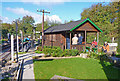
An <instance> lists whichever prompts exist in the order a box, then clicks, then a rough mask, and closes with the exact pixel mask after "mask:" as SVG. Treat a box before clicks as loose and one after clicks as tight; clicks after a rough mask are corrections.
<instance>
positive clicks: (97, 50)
mask: <svg viewBox="0 0 120 81" xmlns="http://www.w3.org/2000/svg"><path fill="white" fill-rule="evenodd" d="M98 44H99V32H97V53H98Z"/></svg>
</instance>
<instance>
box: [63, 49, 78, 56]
mask: <svg viewBox="0 0 120 81" xmlns="http://www.w3.org/2000/svg"><path fill="white" fill-rule="evenodd" d="M78 54H79V51H78V50H77V49H65V50H64V51H63V54H61V56H76V55H78Z"/></svg>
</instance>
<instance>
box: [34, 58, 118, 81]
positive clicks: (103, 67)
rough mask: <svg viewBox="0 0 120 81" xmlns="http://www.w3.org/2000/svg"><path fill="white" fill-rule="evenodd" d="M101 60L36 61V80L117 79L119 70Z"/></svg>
mask: <svg viewBox="0 0 120 81" xmlns="http://www.w3.org/2000/svg"><path fill="white" fill-rule="evenodd" d="M101 63H102V62H100V61H99V60H95V59H84V58H69V59H59V60H50V61H35V60H34V74H35V79H50V78H52V77H53V76H54V75H60V76H65V77H69V78H74V79H116V78H118V73H120V70H119V72H118V69H116V68H113V67H112V66H110V65H108V64H103V63H102V64H101Z"/></svg>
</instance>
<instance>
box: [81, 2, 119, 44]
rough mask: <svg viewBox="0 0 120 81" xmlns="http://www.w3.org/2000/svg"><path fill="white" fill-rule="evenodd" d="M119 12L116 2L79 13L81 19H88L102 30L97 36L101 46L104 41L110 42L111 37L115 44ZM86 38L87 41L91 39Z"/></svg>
mask: <svg viewBox="0 0 120 81" xmlns="http://www.w3.org/2000/svg"><path fill="white" fill-rule="evenodd" d="M119 12H120V10H119V5H118V2H111V3H109V4H104V3H98V4H96V5H92V6H91V7H90V8H87V9H84V11H83V12H82V13H81V19H85V18H90V20H92V21H93V22H94V23H95V24H96V25H97V26H98V27H99V28H100V29H102V30H103V33H100V36H99V37H100V38H99V40H100V41H99V42H100V44H103V43H104V41H107V42H111V39H112V37H115V42H117V41H118V19H119V17H118V13H119ZM88 37H89V38H87V39H92V37H91V36H90V35H89V36H88Z"/></svg>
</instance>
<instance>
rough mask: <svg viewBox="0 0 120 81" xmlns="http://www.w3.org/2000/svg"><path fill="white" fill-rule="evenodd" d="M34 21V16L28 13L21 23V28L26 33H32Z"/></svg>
mask: <svg viewBox="0 0 120 81" xmlns="http://www.w3.org/2000/svg"><path fill="white" fill-rule="evenodd" d="M33 23H35V21H34V19H33V17H31V16H28V15H26V16H24V17H23V18H22V20H21V22H20V24H19V30H22V31H23V34H24V35H31V34H32V32H33Z"/></svg>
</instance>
